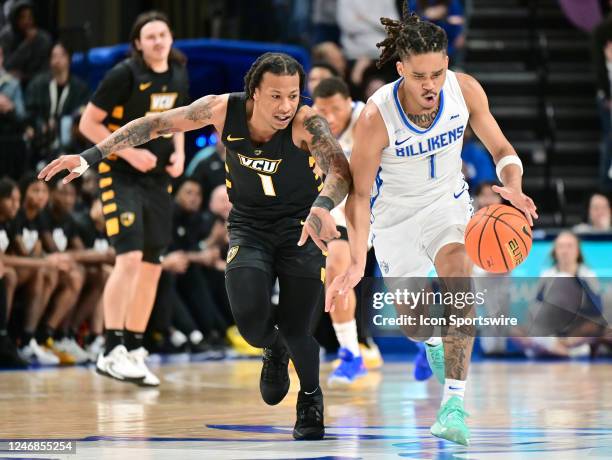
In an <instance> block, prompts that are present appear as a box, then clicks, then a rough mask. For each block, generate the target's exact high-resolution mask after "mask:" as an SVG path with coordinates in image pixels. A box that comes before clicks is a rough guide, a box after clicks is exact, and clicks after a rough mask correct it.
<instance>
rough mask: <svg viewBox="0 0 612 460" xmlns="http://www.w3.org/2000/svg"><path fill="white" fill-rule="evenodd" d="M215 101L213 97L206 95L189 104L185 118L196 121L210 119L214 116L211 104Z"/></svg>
mask: <svg viewBox="0 0 612 460" xmlns="http://www.w3.org/2000/svg"><path fill="white" fill-rule="evenodd" d="M213 101H214V98H213V97H205V98H203V99H202V100H201V101H196V102H194V103H193V104H191V105H190V106H189V108H188V110H187V114H186V116H185V118H186V119H187V120H190V121H195V122H199V121H204V120H210V119H211V118H212V109H211V107H210V106H211V104H212V102H213Z"/></svg>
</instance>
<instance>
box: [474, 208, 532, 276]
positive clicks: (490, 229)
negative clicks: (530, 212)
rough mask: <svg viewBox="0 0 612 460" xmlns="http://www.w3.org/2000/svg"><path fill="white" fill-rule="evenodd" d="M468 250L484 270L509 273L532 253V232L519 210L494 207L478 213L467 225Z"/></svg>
mask: <svg viewBox="0 0 612 460" xmlns="http://www.w3.org/2000/svg"><path fill="white" fill-rule="evenodd" d="M465 249H466V251H467V253H468V256H469V257H470V259H472V261H473V262H474V263H475V264H476V265H478V266H479V267H480V268H482V269H483V270H486V271H488V272H491V273H506V272H509V271H512V270H513V269H514V267H516V266H517V265H520V264H521V262H523V261H524V260H525V259H526V258H527V255H528V254H529V251H531V228H530V227H529V223H528V222H527V219H526V218H525V216H524V214H523V213H522V212H521V211H519V210H518V209H516V208H513V207H511V206H506V205H504V204H494V205H491V206H488V207H486V208H483V209H481V210H480V211H478V212H477V213H476V214H474V217H472V219H471V220H470V222H469V223H468V225H467V227H466V229H465Z"/></svg>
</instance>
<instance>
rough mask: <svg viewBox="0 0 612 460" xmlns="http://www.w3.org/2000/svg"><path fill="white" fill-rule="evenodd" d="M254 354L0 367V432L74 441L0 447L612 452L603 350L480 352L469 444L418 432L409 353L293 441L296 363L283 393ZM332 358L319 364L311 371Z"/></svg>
mask: <svg viewBox="0 0 612 460" xmlns="http://www.w3.org/2000/svg"><path fill="white" fill-rule="evenodd" d="M260 366H261V364H260V361H259V360H229V361H217V362H215V361H207V362H199V363H171V364H164V365H160V366H159V367H155V366H153V369H154V370H156V371H157V372H158V375H160V377H161V379H162V386H161V387H160V388H159V389H142V388H139V387H137V386H134V385H132V384H126V383H120V382H115V381H112V380H110V379H107V378H103V377H100V376H98V375H96V374H95V372H94V370H93V368H86V367H76V368H67V369H41V370H38V371H7V372H2V373H0V420H1V423H0V441H6V440H8V439H64V440H76V455H75V454H71V455H61V454H60V453H57V452H53V453H51V452H48V453H39V454H34V453H26V452H22V453H15V452H9V451H8V448H7V444H6V443H3V447H4V449H3V451H2V452H0V456H4V457H3V458H66V459H74V458H86V459H113V460H119V459H132V458H133V459H165V458H177V459H196V458H197V459H202V458H205V459H277V460H278V459H290V458H291V459H293V458H301V459H342V460H349V459H370V458H371V459H387V458H389V459H392V458H395V459H399V458H410V459H453V458H456V459H549V458H550V459H556V460H561V459H581V460H587V459H595V458H601V459H610V458H612V430H611V429H610V427H612V402H611V401H612V398H611V396H612V379H611V378H610V377H611V376H612V367H611V365H610V363H609V362H607V363H606V362H602V363H595V364H590V363H587V362H583V361H575V362H563V363H560V362H558V363H555V362H546V363H534V362H525V361H492V360H489V361H481V362H475V363H473V365H472V372H471V377H470V381H469V383H468V390H467V396H466V398H467V403H466V408H467V410H468V411H469V412H470V413H471V417H470V418H469V423H470V427H471V429H472V443H471V446H470V447H469V448H465V447H462V446H458V445H454V444H451V443H449V442H446V441H441V440H439V439H437V438H434V437H432V436H431V435H430V434H429V426H430V425H431V423H432V421H433V419H434V416H435V413H436V410H437V408H438V405H439V398H440V393H441V387H440V385H439V384H438V383H437V382H435V381H434V380H433V379H431V380H430V381H428V382H425V383H422V382H416V381H414V380H413V378H412V372H411V364H410V363H409V362H392V363H389V362H387V363H386V364H385V366H384V368H383V370H382V371H380V372H371V373H370V374H369V375H368V376H367V377H366V378H364V379H363V380H362V381H360V382H358V383H356V384H355V385H354V386H353V387H351V388H350V389H345V388H331V389H330V388H327V387H326V385H325V384H323V385H324V386H323V388H324V391H325V396H326V400H325V403H326V407H325V417H326V426H327V432H326V439H325V440H323V441H310V442H308V441H301V442H296V441H294V440H293V439H292V437H291V431H292V427H293V423H294V421H295V419H294V417H295V401H296V397H297V388H296V386H295V385H294V384H295V383H296V381H297V379H296V376H295V375H292V387H291V391H290V393H289V395H288V396H287V398H286V399H285V401H283V402H282V403H281V404H280V405H278V406H275V407H269V406H266V405H265V404H264V403H263V402H262V401H261V399H260V396H259V390H258V381H259V380H258V379H259V371H260ZM330 368H331V364H330V363H326V364H324V365H323V371H322V374H321V375H322V378H323V380H322V382H324V378H325V376H326V375H327V373H328V372H329V370H330Z"/></svg>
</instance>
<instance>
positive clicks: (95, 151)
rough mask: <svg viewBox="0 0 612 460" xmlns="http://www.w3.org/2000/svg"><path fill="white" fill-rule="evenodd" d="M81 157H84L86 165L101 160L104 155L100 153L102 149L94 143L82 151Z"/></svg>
mask: <svg viewBox="0 0 612 460" xmlns="http://www.w3.org/2000/svg"><path fill="white" fill-rule="evenodd" d="M81 157H82V158H85V161H86V162H87V165H88V166H91V165H93V164H96V163H97V162H98V161H101V160H103V159H104V155H102V151H101V150H100V149H99V148H98V147H96V146H95V145H94V146H93V147H91V148H89V149H87V150H85V151H84V152H83V153H81Z"/></svg>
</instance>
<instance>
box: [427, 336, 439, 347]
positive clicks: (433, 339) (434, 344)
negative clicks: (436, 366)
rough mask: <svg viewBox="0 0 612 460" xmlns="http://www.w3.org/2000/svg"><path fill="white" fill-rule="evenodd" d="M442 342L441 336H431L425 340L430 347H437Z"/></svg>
mask: <svg viewBox="0 0 612 460" xmlns="http://www.w3.org/2000/svg"><path fill="white" fill-rule="evenodd" d="M441 343H442V339H441V338H440V337H430V338H429V339H427V340H425V344H426V345H429V346H430V347H437V346H438V345H440V344H441Z"/></svg>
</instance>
